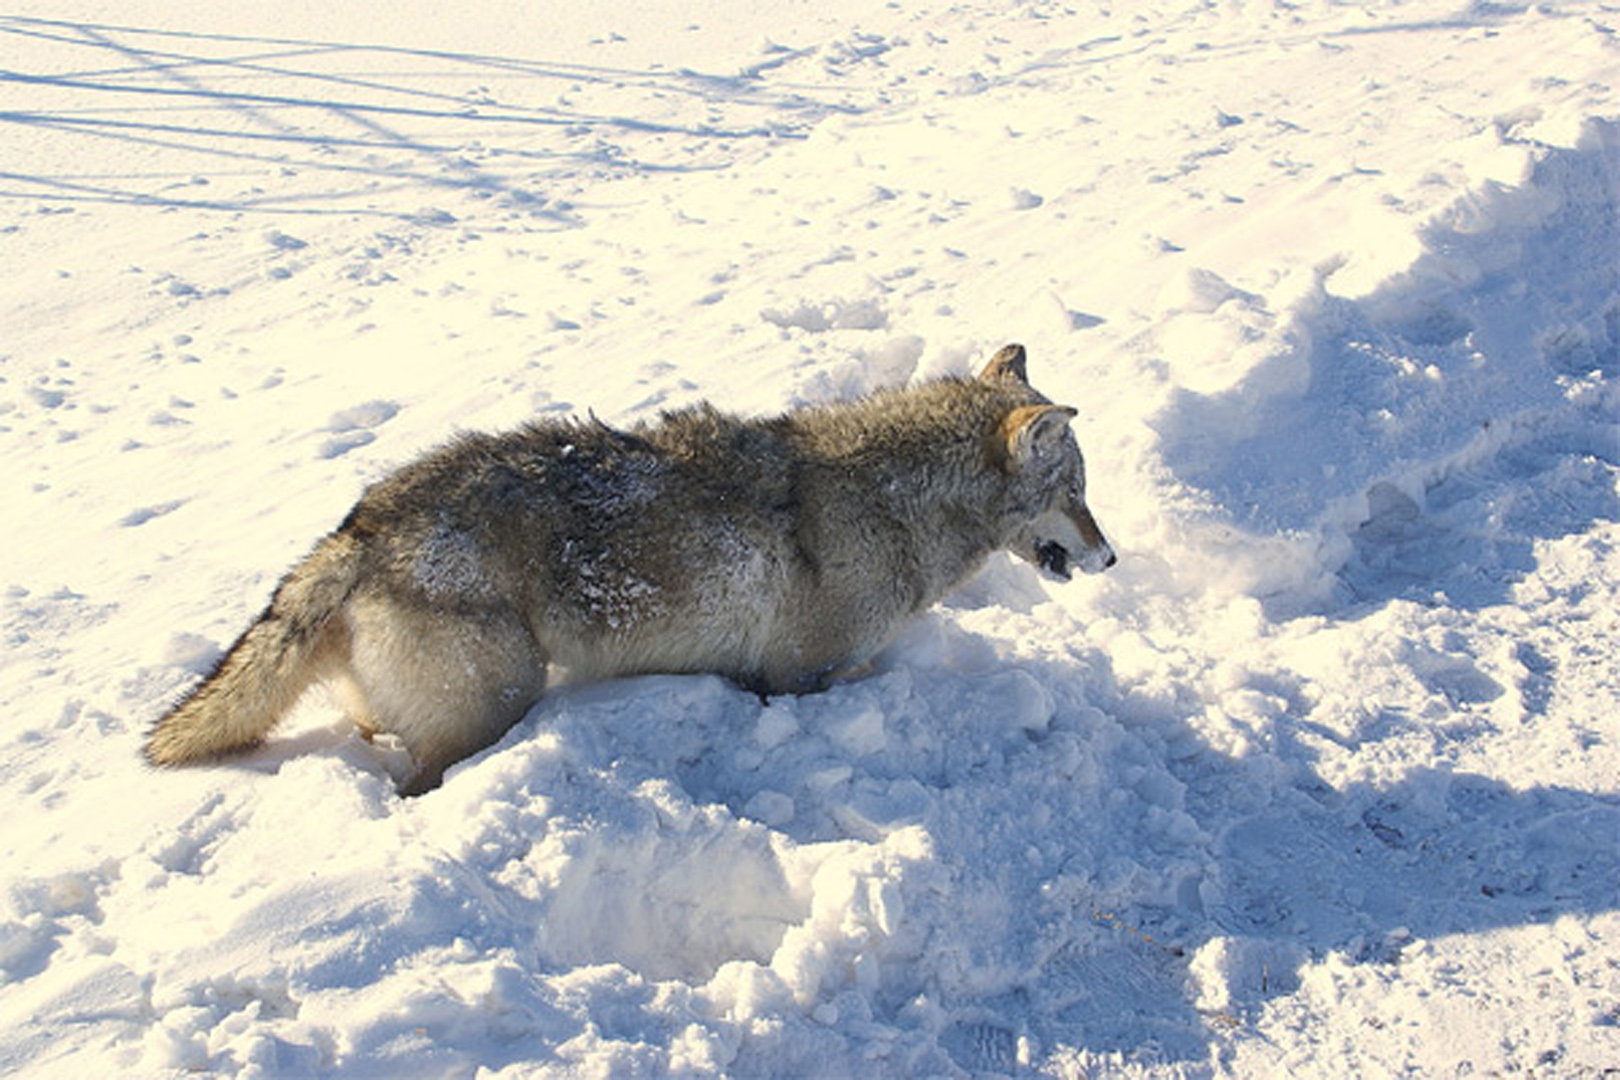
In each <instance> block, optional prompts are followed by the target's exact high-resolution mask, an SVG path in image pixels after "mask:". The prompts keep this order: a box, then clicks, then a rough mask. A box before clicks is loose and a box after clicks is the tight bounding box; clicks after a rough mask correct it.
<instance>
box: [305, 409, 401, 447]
mask: <svg viewBox="0 0 1620 1080" xmlns="http://www.w3.org/2000/svg"><path fill="white" fill-rule="evenodd" d="M397 415H399V406H398V405H396V404H395V403H394V402H392V401H367V402H362V403H361V404H359V405H352V406H350V407H349V408H347V409H342V410H340V411H338V412H335V413H333V414H332V419H330V420H328V421H327V423H326V430H327V431H329V432H331V433H332V434H331V435H330V436H328V437H327V438H326V439H325V440H324V441H323V442H322V443H321V446H320V449H319V450H318V451H316V452H317V453H318V454H319V455H320V456H321V457H323V458H326V459H327V460H331V459H332V458H337V457H342V456H343V455H344V454H347V453H348V452H349V451H350V450H356V449H358V448H360V447H362V446H365V445H366V444H367V443H370V442H372V441H374V440H375V439H376V438H377V436H376V433H375V432H374V431H372V430H371V429H373V428H377V427H381V426H382V425H383V424H386V423H388V421H390V420H392V419H393V418H394V417H395V416H397Z"/></svg>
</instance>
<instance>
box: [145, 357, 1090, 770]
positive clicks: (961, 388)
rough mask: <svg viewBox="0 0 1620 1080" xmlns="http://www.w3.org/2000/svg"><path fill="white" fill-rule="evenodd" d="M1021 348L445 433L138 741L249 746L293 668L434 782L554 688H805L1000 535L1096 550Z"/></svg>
mask: <svg viewBox="0 0 1620 1080" xmlns="http://www.w3.org/2000/svg"><path fill="white" fill-rule="evenodd" d="M1075 415H1076V410H1075V409H1073V408H1070V407H1068V406H1065V405H1055V404H1053V403H1052V402H1050V401H1049V400H1047V399H1046V398H1045V397H1043V396H1042V395H1041V394H1040V393H1039V392H1037V391H1036V390H1035V389H1034V388H1033V387H1032V386H1031V385H1030V382H1029V377H1028V372H1027V360H1026V354H1025V351H1024V349H1023V347H1022V346H1019V345H1008V346H1006V347H1005V348H1003V349H1001V350H1000V351H999V352H997V353H996V354H995V355H994V356H993V357H992V358H991V360H990V361H989V363H987V364H986V365H985V367H984V369H983V370H982V371H981V372H980V373H979V375H978V376H977V377H950V378H943V379H939V380H936V381H931V382H926V383H922V384H919V385H915V386H911V387H907V388H902V389H893V390H887V391H881V392H878V393H875V394H872V395H869V396H867V397H864V398H861V399H857V400H854V401H850V402H845V403H840V404H832V405H824V406H817V407H809V408H804V409H799V410H795V411H791V412H788V413H785V414H783V415H780V416H775V417H769V418H759V419H744V418H740V417H737V416H733V415H730V414H727V413H725V412H722V411H719V410H717V409H715V408H713V407H711V406H709V405H707V404H702V405H697V406H695V407H691V408H687V409H684V410H680V411H674V412H668V413H665V414H663V415H662V416H661V417H660V418H659V419H658V420H657V421H656V422H652V423H643V424H640V425H638V426H635V427H632V428H630V429H628V430H615V429H614V428H611V427H608V426H607V425H605V424H603V423H601V422H599V421H596V420H595V419H594V417H592V418H591V419H589V420H586V421H580V420H569V421H556V420H547V421H536V422H531V423H529V424H527V425H525V426H523V427H520V428H519V429H517V430H515V431H511V432H508V433H506V434H498V435H492V434H476V433H474V434H463V435H460V436H458V437H456V438H455V439H454V440H452V441H451V442H449V443H448V444H446V445H444V446H442V447H440V448H439V449H437V450H435V451H432V452H430V453H428V454H427V455H426V456H424V457H422V458H420V459H419V460H417V461H415V462H414V463H412V464H409V465H406V466H404V467H403V468H401V469H399V470H398V471H397V472H395V473H393V474H392V475H390V476H387V477H385V478H384V479H382V480H380V481H378V482H377V483H375V484H374V485H372V486H371V487H369V488H368V489H367V490H366V491H365V492H364V493H363V494H362V496H361V497H360V500H359V501H358V502H357V503H356V504H355V506H354V508H353V509H352V510H351V511H350V512H349V514H348V516H347V517H346V518H345V519H344V520H343V522H342V524H340V525H339V526H338V527H337V529H336V530H334V531H333V532H332V533H330V534H329V535H327V536H326V537H324V538H323V539H322V540H320V541H319V542H318V543H317V544H316V545H315V547H314V550H313V551H312V552H311V553H310V554H309V555H308V556H307V557H306V558H305V559H304V560H303V561H302V562H300V563H298V564H297V565H296V566H294V567H293V568H292V570H291V571H289V572H288V574H287V575H286V577H284V578H283V579H282V581H281V582H280V584H279V585H278V586H277V587H276V590H275V592H274V594H273V596H272V598H271V600H270V603H269V606H268V607H267V608H266V609H265V611H264V612H263V614H261V615H260V616H259V617H258V619H257V620H255V621H254V623H253V624H252V625H251V626H250V627H248V629H247V630H246V632H244V633H243V634H242V636H241V637H240V638H238V639H237V641H236V643H235V644H234V645H232V646H231V647H230V649H228V650H227V651H226V652H225V653H224V655H223V656H222V658H221V659H220V661H219V663H218V664H217V665H216V666H215V668H214V670H213V672H212V673H211V674H210V675H209V676H208V677H207V678H205V679H204V680H202V682H201V683H199V684H198V685H197V686H196V687H195V688H194V689H192V690H191V691H190V692H189V693H187V694H186V695H185V696H184V697H183V698H182V699H181V700H180V701H179V702H178V703H177V704H175V705H174V707H173V708H172V709H170V710H169V712H168V713H167V714H166V715H164V716H163V717H162V718H161V719H159V720H158V721H157V722H156V724H155V725H154V726H153V727H152V729H151V730H150V732H149V733H148V736H147V739H146V743H145V756H146V758H147V760H148V761H150V762H151V763H152V764H154V765H160V766H170V765H181V764H186V763H190V762H198V761H205V760H209V759H214V758H218V757H220V756H222V755H226V754H229V753H232V752H234V751H238V750H242V749H245V748H248V747H251V746H253V745H255V744H256V743H258V742H259V741H260V740H261V739H263V737H264V736H265V735H266V734H267V733H268V732H269V731H270V729H271V728H272V727H273V726H274V725H275V724H276V722H277V721H278V720H279V719H280V718H281V717H282V716H283V715H285V714H286V713H287V712H288V711H289V710H290V709H291V708H292V706H293V705H294V704H295V703H296V702H297V700H298V698H299V697H300V696H301V695H302V694H303V692H304V691H305V689H307V688H308V687H309V686H311V685H312V684H315V683H318V682H324V683H327V684H329V685H330V686H332V687H333V688H334V689H335V691H336V693H337V696H338V699H339V701H340V703H341V704H342V705H343V706H344V708H345V710H346V711H347V712H348V714H349V716H350V717H351V718H352V719H353V721H354V723H355V724H357V725H358V727H359V728H360V730H361V732H362V733H363V734H364V735H365V736H366V737H367V738H370V737H371V736H373V735H376V734H380V733H390V734H392V735H394V736H397V737H398V739H399V740H400V741H401V742H402V743H403V745H404V747H405V749H406V750H407V751H408V752H409V754H410V758H411V761H412V763H413V764H414V767H415V770H416V771H415V773H414V775H411V776H408V777H406V778H404V779H403V781H402V782H401V792H402V793H403V794H417V793H420V792H423V791H427V790H429V789H431V788H433V787H436V786H437V785H438V784H439V782H440V780H441V778H442V776H443V773H444V771H445V769H446V768H448V767H449V766H450V765H452V764H453V763H455V762H457V761H459V760H461V759H463V758H465V757H467V756H469V755H471V754H473V753H476V752H477V751H479V750H482V749H483V748H485V747H487V746H489V745H490V744H491V743H493V742H495V741H496V740H497V739H499V738H500V737H501V735H503V734H504V733H505V732H506V731H507V729H509V728H510V727H511V726H512V725H513V724H515V723H516V722H517V721H518V720H519V719H521V718H522V717H523V715H524V714H525V713H526V712H527V711H528V710H529V708H530V707H531V706H532V705H533V704H534V703H535V702H536V701H537V700H538V699H539V697H540V696H541V694H542V692H543V691H544V689H545V687H546V682H547V673H548V671H550V670H551V669H552V668H553V667H560V668H562V669H565V670H566V671H567V672H568V674H569V677H570V678H571V679H580V680H584V679H606V678H611V677H615V676H625V675H632V674H642V673H651V672H668V673H679V672H714V673H718V674H721V675H724V676H727V677H729V678H731V679H732V680H734V681H735V682H737V683H739V684H740V685H742V686H745V687H748V688H751V689H753V690H755V691H757V692H758V693H760V694H761V695H767V694H777V693H798V692H805V691H812V690H816V689H819V688H822V687H825V686H826V685H827V683H828V682H829V680H831V679H832V678H833V677H835V676H837V675H838V674H840V673H842V672H847V671H849V670H851V669H853V668H856V667H858V666H860V665H862V664H863V663H864V662H865V661H867V660H868V659H869V658H870V657H871V656H873V654H875V653H876V652H878V650H880V649H881V648H882V647H883V646H884V645H885V644H886V643H888V642H889V640H890V639H891V638H892V637H893V636H894V635H895V634H896V633H897V632H898V630H899V629H900V628H901V626H902V625H904V623H905V622H906V621H907V620H908V619H911V618H913V617H914V616H916V615H917V614H919V613H920V612H922V611H924V610H925V609H927V608H928V607H930V606H931V605H933V604H934V603H935V602H936V601H938V600H940V599H941V598H942V597H944V596H945V595H946V594H947V593H949V592H950V591H951V590H952V589H954V588H956V587H957V586H959V585H961V584H962V583H963V582H965V581H966V580H967V579H968V578H969V577H970V576H972V575H973V574H974V573H975V572H976V571H977V570H978V569H979V568H980V566H981V565H982V564H983V563H984V562H985V560H986V559H987V558H988V556H989V555H990V554H991V553H992V552H994V551H997V550H1008V551H1011V552H1012V553H1014V554H1015V555H1018V556H1021V557H1022V558H1023V559H1025V560H1027V561H1029V562H1031V563H1033V564H1035V565H1036V566H1037V567H1039V568H1041V569H1042V570H1044V571H1045V572H1047V573H1048V574H1050V575H1052V576H1054V577H1055V578H1058V579H1062V580H1067V579H1068V578H1069V576H1070V574H1071V573H1072V571H1073V570H1074V569H1076V568H1078V569H1080V570H1082V571H1086V572H1097V571H1100V570H1103V569H1105V568H1107V567H1109V566H1111V565H1113V564H1114V562H1115V555H1114V551H1113V548H1112V547H1111V546H1110V545H1109V543H1108V541H1107V539H1105V538H1104V536H1103V533H1102V530H1101V529H1100V528H1099V527H1098V524H1097V521H1096V519H1095V518H1094V517H1093V516H1092V513H1091V511H1090V510H1089V509H1088V508H1087V505H1086V471H1085V461H1084V459H1083V458H1082V456H1081V453H1080V448H1079V446H1078V445H1077V444H1076V442H1075V438H1074V435H1073V434H1072V432H1071V431H1070V430H1069V421H1070V420H1071V419H1072V418H1073V417H1074V416H1075Z"/></svg>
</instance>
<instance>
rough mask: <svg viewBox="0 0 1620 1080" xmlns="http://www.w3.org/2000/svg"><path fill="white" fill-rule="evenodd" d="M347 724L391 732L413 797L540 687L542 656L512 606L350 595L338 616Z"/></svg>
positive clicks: (491, 737) (512, 718)
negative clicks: (410, 767)
mask: <svg viewBox="0 0 1620 1080" xmlns="http://www.w3.org/2000/svg"><path fill="white" fill-rule="evenodd" d="M348 617H349V625H350V628H351V640H350V649H351V653H350V658H349V678H348V680H347V684H348V685H346V686H345V687H344V688H343V690H344V697H345V698H346V699H347V703H348V706H349V710H350V713H351V715H352V716H353V718H354V720H355V722H356V723H357V724H359V725H360V727H361V729H362V730H364V731H367V732H368V733H376V732H386V733H391V734H394V735H397V736H399V738H400V740H401V741H402V742H403V743H404V744H405V749H406V750H408V751H409V752H410V755H411V760H412V761H413V762H414V763H415V765H416V767H417V771H416V773H415V775H413V776H412V777H411V779H410V780H409V781H407V782H405V783H403V784H401V794H405V795H416V794H420V793H422V792H424V791H429V790H431V789H433V788H435V787H437V786H438V784H439V781H440V779H442V777H443V775H444V770H445V769H447V768H449V767H450V766H451V765H453V764H455V763H456V762H457V761H460V760H461V759H463V758H465V757H468V756H470V755H472V754H475V753H477V752H478V751H480V750H482V749H484V748H485V747H486V746H489V745H490V744H491V743H493V742H495V741H496V740H497V739H499V738H500V737H501V736H502V735H504V734H506V732H507V730H508V729H509V728H511V726H512V725H513V724H515V723H517V722H518V721H519V720H521V719H522V718H523V714H524V713H525V712H527V711H528V709H529V706H531V705H533V704H534V702H535V701H536V700H538V699H539V697H540V695H541V693H542V692H543V691H544V690H545V685H546V661H545V657H544V655H543V654H542V653H541V652H540V650H539V648H538V647H537V646H536V644H535V641H534V638H533V637H532V636H531V635H530V634H529V631H528V628H527V626H525V625H524V623H523V622H522V620H520V619H519V618H518V617H517V615H516V613H515V612H510V611H506V610H501V609H486V610H480V611H471V612H467V611H458V612H447V611H441V610H435V609H422V608H418V607H416V606H414V605H411V604H407V603H401V602H399V601H396V600H394V599H391V598H388V597H379V596H357V597H356V598H355V599H354V601H353V603H352V604H351V605H350V609H349V612H348Z"/></svg>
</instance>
